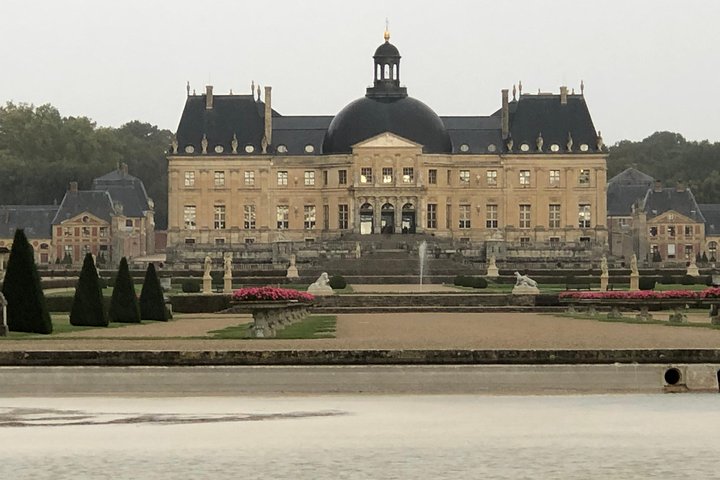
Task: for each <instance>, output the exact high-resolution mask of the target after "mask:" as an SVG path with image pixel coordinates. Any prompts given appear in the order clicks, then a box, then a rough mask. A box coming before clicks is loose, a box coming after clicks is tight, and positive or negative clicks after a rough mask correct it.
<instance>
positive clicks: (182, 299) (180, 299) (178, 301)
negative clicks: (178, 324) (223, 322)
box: [170, 295, 230, 313]
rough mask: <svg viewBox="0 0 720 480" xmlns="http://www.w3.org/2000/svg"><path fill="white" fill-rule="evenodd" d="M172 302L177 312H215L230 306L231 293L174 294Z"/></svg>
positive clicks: (171, 298) (174, 310)
mask: <svg viewBox="0 0 720 480" xmlns="http://www.w3.org/2000/svg"><path fill="white" fill-rule="evenodd" d="M170 303H171V304H172V309H173V312H176V313H215V312H220V311H222V310H226V309H228V308H230V295H174V296H172V297H170Z"/></svg>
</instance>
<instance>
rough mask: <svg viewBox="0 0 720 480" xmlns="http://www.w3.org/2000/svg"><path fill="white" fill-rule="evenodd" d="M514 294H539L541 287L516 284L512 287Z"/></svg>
mask: <svg viewBox="0 0 720 480" xmlns="http://www.w3.org/2000/svg"><path fill="white" fill-rule="evenodd" d="M512 294H513V295H539V294H540V289H539V288H537V287H531V286H529V285H515V286H514V287H513V289H512Z"/></svg>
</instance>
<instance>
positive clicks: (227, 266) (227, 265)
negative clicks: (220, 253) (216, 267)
mask: <svg viewBox="0 0 720 480" xmlns="http://www.w3.org/2000/svg"><path fill="white" fill-rule="evenodd" d="M223 270H224V271H225V274H224V275H223V293H230V292H232V281H233V276H232V254H230V253H229V254H226V255H225V259H224V260H223Z"/></svg>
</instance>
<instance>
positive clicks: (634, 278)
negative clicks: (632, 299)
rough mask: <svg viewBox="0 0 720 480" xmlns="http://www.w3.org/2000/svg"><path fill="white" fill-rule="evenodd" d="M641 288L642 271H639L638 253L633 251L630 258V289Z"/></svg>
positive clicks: (633, 290)
mask: <svg viewBox="0 0 720 480" xmlns="http://www.w3.org/2000/svg"><path fill="white" fill-rule="evenodd" d="M638 290H640V272H639V271H638V265H637V255H635V254H634V253H633V255H632V257H631V258H630V291H631V292H637V291H638Z"/></svg>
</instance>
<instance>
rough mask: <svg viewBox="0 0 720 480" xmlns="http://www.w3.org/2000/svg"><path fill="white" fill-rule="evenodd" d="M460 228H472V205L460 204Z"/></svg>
mask: <svg viewBox="0 0 720 480" xmlns="http://www.w3.org/2000/svg"><path fill="white" fill-rule="evenodd" d="M459 213H460V222H459V224H458V226H459V227H460V228H470V205H460V212H459Z"/></svg>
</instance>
